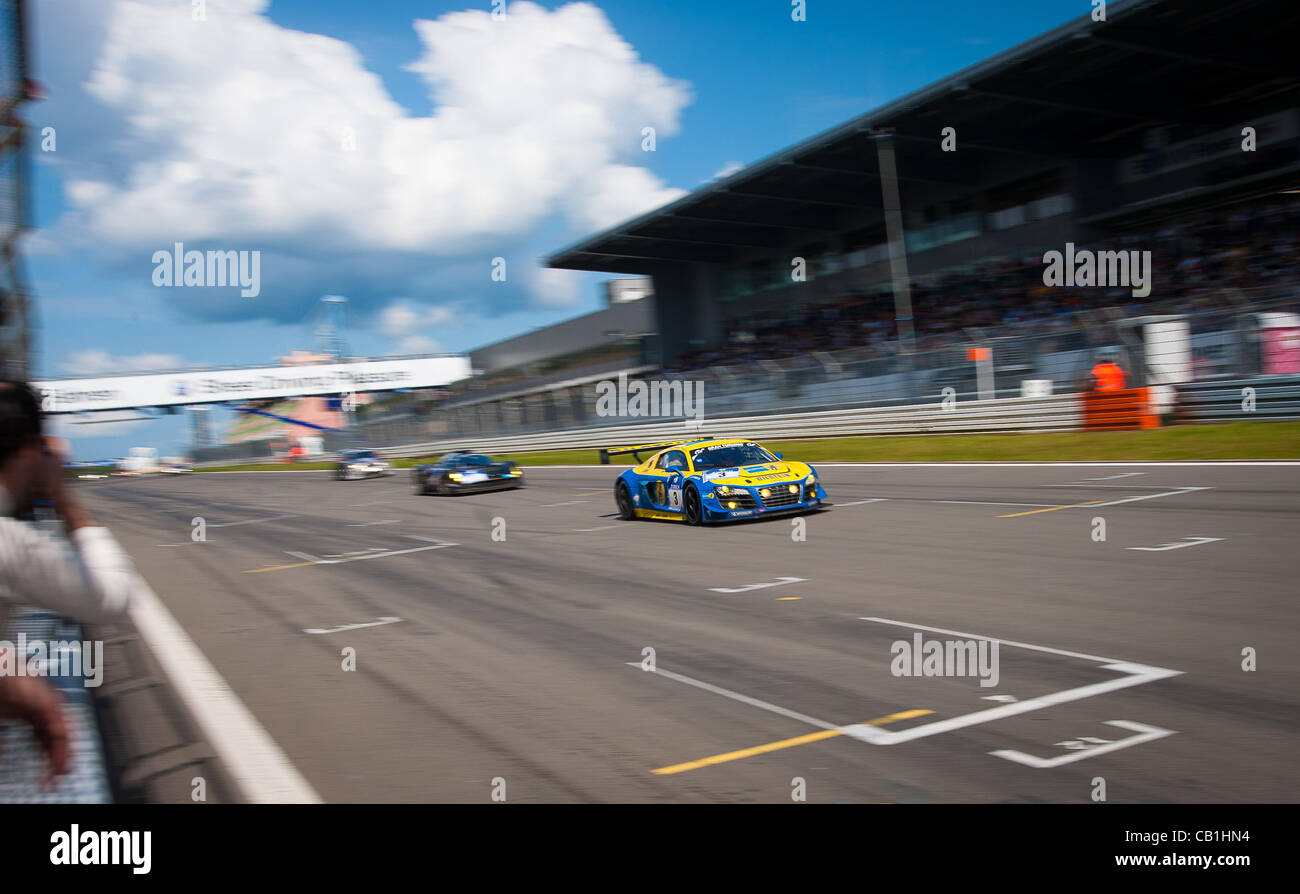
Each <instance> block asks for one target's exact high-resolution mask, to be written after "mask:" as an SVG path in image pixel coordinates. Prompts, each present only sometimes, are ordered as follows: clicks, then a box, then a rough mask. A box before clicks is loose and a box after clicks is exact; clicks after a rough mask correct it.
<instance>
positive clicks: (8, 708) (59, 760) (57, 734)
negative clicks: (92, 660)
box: [0, 676, 71, 785]
mask: <svg viewBox="0 0 1300 894" xmlns="http://www.w3.org/2000/svg"><path fill="white" fill-rule="evenodd" d="M0 718H3V719H5V720H19V721H23V722H24V723H27V724H29V725H30V726H31V728H32V734H33V735H35V736H36V741H37V742H38V743H40V746H41V750H42V751H44V752H45V755H46V757H47V758H49V761H50V767H49V771H48V772H47V773H46V775H45V779H44V782H45V784H46V785H49V784H50V783H52V782H53V781H54V777H56V776H62V775H63V774H64V773H67V772H68V770H69V768H70V766H71V755H70V747H69V743H68V722H67V720H66V719H65V718H64V716H63V703H62V698H61V696H60V695H59V693H58V690H56V689H55V688H54V687H53V686H50V685H49V684H48V683H46V682H45V681H44V680H39V679H36V678H34V677H11V676H0Z"/></svg>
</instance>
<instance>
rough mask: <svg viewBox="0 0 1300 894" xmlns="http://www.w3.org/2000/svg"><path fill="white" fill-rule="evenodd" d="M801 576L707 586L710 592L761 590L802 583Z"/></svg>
mask: <svg viewBox="0 0 1300 894" xmlns="http://www.w3.org/2000/svg"><path fill="white" fill-rule="evenodd" d="M804 580H805V579H804V578H802V577H778V578H777V579H776V580H773V581H768V582H767V583H762V584H749V585H748V586H745V587H709V592H710V593H746V592H748V591H750V590H761V589H763V588H764V587H779V586H781V585H782V584H795V583H803V582H804Z"/></svg>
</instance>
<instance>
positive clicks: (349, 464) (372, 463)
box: [334, 449, 392, 481]
mask: <svg viewBox="0 0 1300 894" xmlns="http://www.w3.org/2000/svg"><path fill="white" fill-rule="evenodd" d="M391 468H392V467H391V466H390V465H389V464H388V460H386V459H384V458H383V457H382V456H380V455H379V454H378V453H377V452H375V451H374V450H368V449H351V450H340V451H339V463H338V465H337V466H335V467H334V477H335V478H337V479H338V480H339V481H355V480H356V479H358V478H374V477H376V476H378V475H390V474H392V473H391V471H390V469H391Z"/></svg>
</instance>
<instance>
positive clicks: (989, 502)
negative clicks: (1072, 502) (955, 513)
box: [929, 500, 1060, 509]
mask: <svg viewBox="0 0 1300 894" xmlns="http://www.w3.org/2000/svg"><path fill="white" fill-rule="evenodd" d="M929 502H931V503H951V504H954V505H958V506H1040V507H1042V508H1044V509H1050V508H1051V507H1053V506H1059V505H1060V504H1059V503H1003V502H1000V501H997V500H930V501H929Z"/></svg>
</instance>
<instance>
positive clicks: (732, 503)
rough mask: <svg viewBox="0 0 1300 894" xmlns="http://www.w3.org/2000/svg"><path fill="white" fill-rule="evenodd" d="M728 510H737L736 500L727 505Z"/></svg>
mask: <svg viewBox="0 0 1300 894" xmlns="http://www.w3.org/2000/svg"><path fill="white" fill-rule="evenodd" d="M727 508H728V509H735V508H736V501H735V500H732V501H731V502H730V503H728V504H727Z"/></svg>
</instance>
